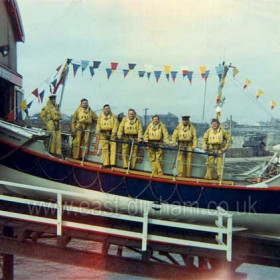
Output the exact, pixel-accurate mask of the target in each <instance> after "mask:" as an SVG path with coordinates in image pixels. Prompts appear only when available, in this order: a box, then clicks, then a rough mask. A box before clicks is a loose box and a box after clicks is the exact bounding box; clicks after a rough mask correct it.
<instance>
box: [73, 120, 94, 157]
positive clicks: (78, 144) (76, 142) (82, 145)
mask: <svg viewBox="0 0 280 280" xmlns="http://www.w3.org/2000/svg"><path fill="white" fill-rule="evenodd" d="M90 129H91V123H90V124H89V123H85V124H82V123H79V126H78V127H77V128H76V135H75V137H74V139H73V143H72V144H73V158H75V159H80V158H82V157H85V156H86V155H87V151H88V146H89V142H90V136H91V133H90ZM85 130H86V131H85Z"/></svg>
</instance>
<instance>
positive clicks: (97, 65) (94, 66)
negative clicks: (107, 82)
mask: <svg viewBox="0 0 280 280" xmlns="http://www.w3.org/2000/svg"><path fill="white" fill-rule="evenodd" d="M100 63H101V61H93V68H95V69H97V68H98V67H99V65H100Z"/></svg>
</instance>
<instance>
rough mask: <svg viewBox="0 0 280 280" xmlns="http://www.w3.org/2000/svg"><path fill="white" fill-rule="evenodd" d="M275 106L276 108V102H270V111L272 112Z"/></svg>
mask: <svg viewBox="0 0 280 280" xmlns="http://www.w3.org/2000/svg"><path fill="white" fill-rule="evenodd" d="M275 106H276V102H275V101H274V100H271V101H270V108H271V110H273V109H274V107H275Z"/></svg>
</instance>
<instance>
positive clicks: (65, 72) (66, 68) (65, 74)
mask: <svg viewBox="0 0 280 280" xmlns="http://www.w3.org/2000/svg"><path fill="white" fill-rule="evenodd" d="M71 61H72V59H69V58H68V59H67V60H66V62H65V64H64V67H63V70H62V71H61V74H60V77H59V80H58V82H57V84H56V86H55V88H54V90H53V94H56V92H57V90H58V87H59V86H60V85H62V90H61V95H60V100H59V104H58V107H59V109H61V105H62V100H63V94H64V89H65V84H66V80H67V77H68V73H69V65H70V63H71Z"/></svg>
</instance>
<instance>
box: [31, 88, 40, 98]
mask: <svg viewBox="0 0 280 280" xmlns="http://www.w3.org/2000/svg"><path fill="white" fill-rule="evenodd" d="M32 94H33V95H35V96H36V97H37V98H38V97H39V92H38V89H37V88H36V89H34V90H33V91H32Z"/></svg>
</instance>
